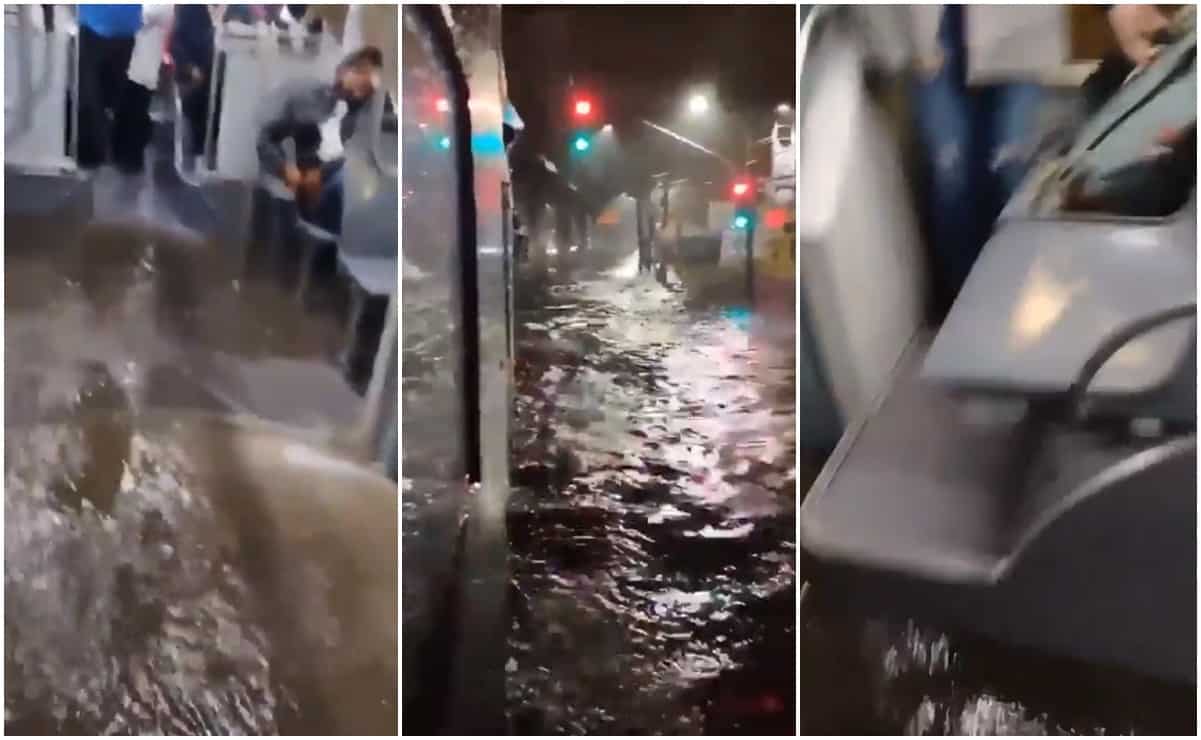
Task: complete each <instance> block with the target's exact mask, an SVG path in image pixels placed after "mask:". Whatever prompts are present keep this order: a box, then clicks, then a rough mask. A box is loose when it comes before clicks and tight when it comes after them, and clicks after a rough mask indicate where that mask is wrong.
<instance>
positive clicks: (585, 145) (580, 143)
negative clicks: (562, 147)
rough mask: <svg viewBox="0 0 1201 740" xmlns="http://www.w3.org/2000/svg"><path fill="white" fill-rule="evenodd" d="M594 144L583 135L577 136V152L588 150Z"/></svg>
mask: <svg viewBox="0 0 1201 740" xmlns="http://www.w3.org/2000/svg"><path fill="white" fill-rule="evenodd" d="M591 146H592V144H591V143H590V142H589V141H588V139H586V138H585V137H583V136H577V137H576V140H575V150H576V151H577V152H586V151H588V149H589V147H591Z"/></svg>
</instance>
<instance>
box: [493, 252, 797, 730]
mask: <svg viewBox="0 0 1201 740" xmlns="http://www.w3.org/2000/svg"><path fill="white" fill-rule="evenodd" d="M635 266H636V262H632V261H630V260H626V261H624V262H622V263H621V264H620V265H619V266H618V267H617V268H615V269H613V270H610V271H608V272H604V273H594V272H588V271H584V272H582V273H580V275H579V276H578V277H573V278H567V277H566V276H563V277H558V278H552V279H551V280H550V281H541V280H539V279H537V278H533V279H529V280H527V281H525V282H524V283H523V284H521V285H519V287H518V292H517V296H518V300H519V307H518V311H517V317H516V324H517V328H516V339H517V349H516V353H517V392H516V395H517V399H516V410H515V413H516V423H515V427H514V439H513V449H514V458H513V481H514V486H515V490H514V494H513V499H512V502H511V506H510V514H509V537H510V542H511V545H512V557H511V565H512V569H513V626H512V632H511V635H510V649H511V659H510V661H509V665H508V670H509V677H508V694H509V713H510V717H511V722H512V724H513V728H514V729H515V730H517V731H520V732H533V731H546V732H554V733H606V734H609V733H629V732H649V733H670V734H696V733H702V732H718V731H735V732H738V731H758V732H767V733H775V732H778V733H786V734H790V733H791V731H792V726H793V693H794V692H793V686H794V683H793V681H794V677H793V660H792V653H793V644H794V643H793V630H792V624H793V620H794V617H793V614H794V598H795V590H794V549H795V544H794V521H795V520H794V515H795V507H794V496H793V491H794V490H795V483H796V477H795V470H794V462H793V460H794V444H795V418H794V415H793V395H794V394H793V382H794V369H793V368H794V355H793V343H792V325H791V322H790V321H788V320H787V318H781V319H777V320H768V319H765V318H763V317H762V316H756V315H752V314H751V313H750V312H748V311H746V310H743V309H723V308H721V307H720V306H713V305H709V306H704V305H701V306H698V307H690V306H688V305H687V301H686V300H685V299H686V297H687V296H686V294H685V293H683V292H679V291H673V290H669V289H667V288H665V287H664V286H662V285H660V284H659V283H657V282H656V281H655V280H654V279H653V278H652V277H650V276H643V277H639V276H636V275H635V274H633V269H634V268H635Z"/></svg>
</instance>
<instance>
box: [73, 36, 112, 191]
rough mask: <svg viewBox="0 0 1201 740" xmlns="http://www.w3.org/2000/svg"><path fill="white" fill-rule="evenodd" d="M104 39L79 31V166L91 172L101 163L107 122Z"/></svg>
mask: <svg viewBox="0 0 1201 740" xmlns="http://www.w3.org/2000/svg"><path fill="white" fill-rule="evenodd" d="M104 41H105V39H103V38H102V37H101V36H100V35H98V34H96V33H93V32H92V31H91V30H90V29H88V28H87V27H85V26H81V27H80V29H79V101H78V102H79V105H78V111H79V115H78V119H77V120H78V124H77V125H78V127H79V134H78V141H79V166H80V167H83V168H85V169H93V168H95V167H99V166H100V165H101V164H103V163H104V159H105V146H106V144H105V142H106V141H107V138H106V136H107V132H108V120H107V118H106V115H105V112H104V92H103V89H102V88H103V82H102V80H103V75H102V73H101V67H102V66H103V63H104V52H105V43H104Z"/></svg>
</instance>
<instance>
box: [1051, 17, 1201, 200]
mask: <svg viewBox="0 0 1201 740" xmlns="http://www.w3.org/2000/svg"><path fill="white" fill-rule="evenodd" d="M1196 54H1197V34H1196V30H1195V29H1191V28H1190V29H1188V30H1186V31H1185V32H1184V33H1183V34H1182V35H1181V37H1180V38H1179V39H1177V40H1176V41H1175V42H1174V43H1172V44H1170V45H1169V46H1167V47H1166V48H1165V49H1164V50H1163V51H1162V52H1161V53H1160V55H1159V57H1158V58H1157V59H1156V61H1155V62H1154V63H1153V64H1151V65H1150V66H1149V67H1147V68H1146V69H1145V70H1144V71H1142V72H1140V73H1138V74H1137V75H1136V76H1135V77H1133V78H1132V79H1130V80H1129V81H1128V82H1126V84H1124V85H1123V86H1122V87H1121V88H1120V89H1119V90H1118V91H1117V92H1116V93H1115V94H1114V95H1113V97H1112V98H1110V99H1109V100H1108V101H1107V102H1106V103H1105V105H1103V106H1102V107H1101V109H1100V110H1099V111H1097V113H1095V114H1094V115H1093V116H1091V117H1090V118H1089V120H1088V121H1087V122H1086V123H1085V124H1084V126H1083V127H1082V128H1081V129H1080V131H1079V132H1078V133H1077V136H1076V139H1075V141H1074V143H1073V145H1072V147H1071V149H1070V151H1069V153H1068V161H1069V162H1070V163H1071V166H1072V168H1073V169H1076V170H1079V171H1081V172H1084V173H1086V176H1087V177H1088V180H1089V181H1100V180H1102V179H1104V178H1105V177H1106V176H1107V175H1109V174H1110V173H1113V172H1114V171H1116V170H1119V169H1122V168H1124V167H1127V166H1129V165H1131V164H1134V163H1135V162H1137V161H1139V160H1140V159H1142V158H1144V157H1145V156H1146V154H1147V151H1148V147H1150V146H1151V145H1152V144H1153V143H1154V142H1155V140H1156V138H1157V137H1158V136H1159V134H1160V133H1161V132H1162V131H1163V130H1164V129H1167V128H1172V129H1182V128H1185V127H1187V126H1189V125H1190V124H1195V123H1196V121H1197V63H1196Z"/></svg>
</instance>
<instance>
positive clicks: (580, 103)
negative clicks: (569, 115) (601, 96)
mask: <svg viewBox="0 0 1201 740" xmlns="http://www.w3.org/2000/svg"><path fill="white" fill-rule="evenodd" d="M575 114H576V115H577V116H580V117H581V118H584V117H586V116H590V115H592V101H591V100H588V99H580V100H577V101H575Z"/></svg>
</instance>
